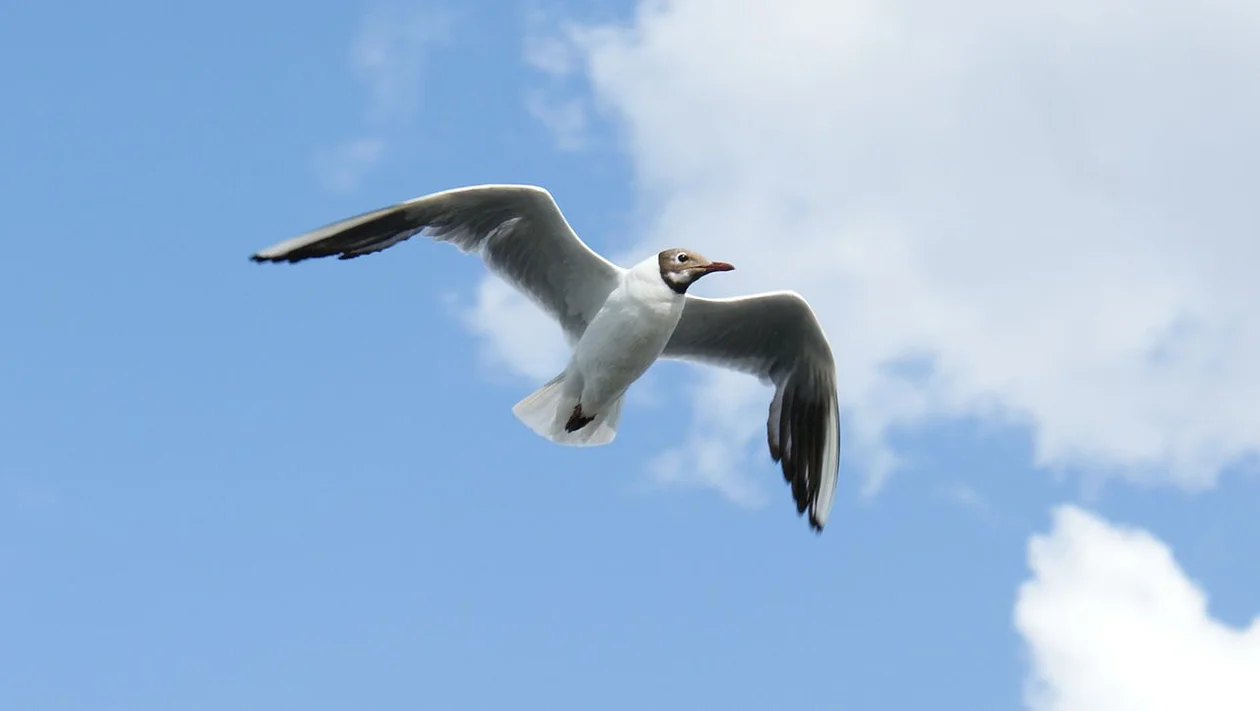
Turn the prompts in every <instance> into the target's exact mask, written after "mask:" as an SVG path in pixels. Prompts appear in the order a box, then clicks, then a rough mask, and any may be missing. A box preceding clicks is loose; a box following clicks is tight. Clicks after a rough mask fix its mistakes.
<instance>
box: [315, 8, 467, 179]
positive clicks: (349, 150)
mask: <svg viewBox="0 0 1260 711" xmlns="http://www.w3.org/2000/svg"><path fill="white" fill-rule="evenodd" d="M448 32H449V23H448V21H447V19H446V17H445V16H443V15H439V14H437V13H434V12H429V11H426V10H424V9H423V8H421V9H417V8H410V9H407V10H403V9H400V8H397V7H393V6H389V7H386V6H379V7H376V8H375V9H373V10H372V11H370V12H369V13H368V14H367V15H366V16H365V17H364V19H363V22H362V24H361V25H360V27H359V31H358V34H357V36H356V37H355V40H354V42H353V44H352V46H351V51H350V61H351V66H352V67H353V68H354V70H355V72H356V73H357V74H358V75H359V78H360V80H361V81H362V82H363V84H364V85H365V86H366V88H367V90H368V92H369V94H370V97H371V99H370V101H368V102H367V109H366V111H365V113H364V122H365V124H366V125H367V128H366V130H365V132H364V133H365V135H363V136H361V137H360V138H355V139H350V140H346V141H343V142H341V143H339V144H337V145H336V146H333V147H331V148H327V147H326V148H322V149H320V150H318V151H317V152H316V156H315V167H316V171H317V172H318V174H319V176H320V178H321V180H322V181H323V182H324V185H325V187H327V188H328V189H330V190H335V191H339V192H344V191H348V190H352V189H354V188H355V187H356V186H357V185H358V183H359V180H360V179H361V178H362V177H363V176H364V175H365V174H366V173H367V172H368V171H369V170H371V169H372V168H374V167H375V166H376V165H377V164H378V163H380V162H381V160H382V159H383V158H384V157H385V153H386V150H387V148H388V147H389V143H390V140H391V138H392V137H393V135H394V131H395V130H397V129H398V128H402V127H405V126H404V125H403V124H402V122H404V121H405V120H407V119H409V118H411V117H412V116H413V114H414V113H415V110H416V107H417V106H418V103H419V96H420V85H421V72H422V70H423V69H424V59H425V53H426V52H427V51H428V50H429V49H430V48H432V47H433V46H434V45H435V44H437V43H439V42H441V41H443V40H445V39H446V38H447V36H448Z"/></svg>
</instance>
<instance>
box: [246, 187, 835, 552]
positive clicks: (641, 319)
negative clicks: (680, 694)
mask: <svg viewBox="0 0 1260 711" xmlns="http://www.w3.org/2000/svg"><path fill="white" fill-rule="evenodd" d="M422 233H423V234H424V235H426V236H428V237H431V238H432V239H434V240H437V241H440V242H450V243H451V244H454V245H455V246H456V247H458V248H459V249H460V250H461V251H463V252H465V253H472V254H477V255H479V256H480V257H481V258H482V260H483V261H484V262H485V264H486V266H487V267H488V268H489V269H490V270H491V271H492V272H493V273H495V274H496V275H498V276H499V277H500V278H502V279H504V280H506V281H507V282H509V283H510V284H512V285H513V286H514V287H515V288H516V289H518V290H520V291H521V292H523V293H524V294H525V295H526V296H528V297H529V298H530V299H531V300H532V301H533V302H534V303H535V304H537V305H538V306H539V307H541V308H542V309H543V310H544V311H545V312H546V313H548V314H549V315H550V316H551V317H552V318H554V319H555V320H556V321H557V322H559V324H560V326H561V327H562V329H563V331H564V334H565V338H566V340H567V341H568V343H569V346H570V348H571V351H572V352H571V356H570V359H569V362H568V365H567V366H566V367H565V368H564V370H563V371H561V372H560V374H559V375H557V376H555V377H554V378H552V379H551V380H549V381H548V382H546V383H545V384H543V385H542V386H541V387H540V388H538V389H537V390H535V391H534V392H533V393H531V394H529V395H527V396H526V397H525V398H524V399H522V400H521V401H520V402H518V403H517V404H516V405H515V406H514V407H513V408H512V412H513V413H514V414H515V415H516V417H517V419H519V420H520V421H521V422H522V423H524V424H525V425H526V426H527V427H529V428H530V429H531V430H533V431H534V432H536V433H537V434H539V435H541V436H543V437H545V438H547V439H548V440H551V441H552V442H556V443H558V444H562V445H571V446H595V445H604V444H608V443H609V442H612V441H613V439H614V437H615V436H616V434H617V426H618V423H619V421H620V419H621V408H622V404H623V402H624V399H625V393H626V391H627V389H628V388H629V387H630V386H631V385H632V384H633V383H634V382H635V381H636V380H638V379H639V377H640V376H641V375H643V373H644V372H645V371H647V369H648V368H649V367H650V366H651V365H652V364H653V363H654V362H655V361H656V360H657V359H658V358H670V359H682V360H689V361H695V362H700V363H708V364H712V365H716V366H721V367H724V368H730V369H733V370H736V371H742V372H745V373H750V374H752V375H755V376H757V377H758V378H759V379H760V380H761V381H762V382H764V383H767V384H770V383H773V385H774V387H775V391H774V396H773V398H772V399H771V402H770V413H769V417H768V419H767V421H766V440H767V443H768V445H769V448H770V457H771V458H772V459H773V460H774V461H775V462H777V463H779V464H780V466H781V468H782V471H783V478H784V479H785V480H786V481H787V483H788V484H789V485H790V486H791V491H792V498H793V500H794V501H795V503H796V510H797V514H798V515H803V514H804V513H805V512H806V510H808V512H809V524H810V527H811V528H812V529H813V530H814V531H815V532H818V533H821V532H822V529H823V527H824V526H825V525H826V523H827V517H828V515H829V514H830V512H831V505H832V500H833V498H834V496H835V487H836V479H837V475H838V472H839V462H840V425H839V403H838V399H837V395H836V374H835V363H834V361H833V358H832V354H831V347H830V345H829V344H828V342H827V338H826V336H825V335H824V334H823V330H822V327H821V326H820V325H819V323H818V320H817V319H816V318H815V316H814V312H813V310H812V309H811V308H810V307H809V304H808V303H807V302H806V301H805V299H804V298H802V297H801V296H800V295H799V294H796V293H794V292H790V291H780V292H771V293H764V294H755V295H751V296H744V297H739V298H730V299H708V298H703V297H699V296H694V295H692V294H689V293H688V288H689V287H691V286H692V285H693V284H695V283H696V282H697V281H699V280H700V279H701V278H703V277H705V276H707V275H709V274H714V273H718V272H725V271H730V270H732V269H734V267H733V266H731V265H730V264H728V263H726V262H719V261H713V260H710V259H708V258H707V257H705V256H704V255H702V254H700V253H698V252H696V251H694V250H690V249H683V248H673V249H666V250H664V251H662V252H660V253H658V254H653V255H651V256H649V257H647V258H645V259H644V260H642V261H641V262H639V263H638V264H635V265H634V266H632V267H630V268H628V269H627V268H623V267H620V266H618V265H615V264H613V263H612V262H610V261H608V260H607V259H605V258H603V257H601V256H600V255H599V254H597V253H596V252H595V251H593V250H592V249H590V248H589V247H588V246H587V245H586V244H585V243H584V242H582V240H581V239H580V238H579V237H578V236H577V234H576V233H575V232H574V231H573V229H572V228H571V227H570V226H569V223H568V221H567V220H565V218H564V216H563V215H562V214H561V212H560V208H559V207H558V206H557V205H556V202H555V200H554V199H553V198H552V196H551V194H550V193H549V192H547V190H545V189H543V188H540V187H536V186H531V185H478V186H472V187H465V188H457V189H453V190H446V191H442V192H437V193H433V194H430V195H425V196H422V197H418V198H414V199H412V200H408V201H406V202H402V203H398V204H396V205H392V206H389V207H385V208H381V209H379V210H375V211H372V212H367V213H364V214H361V215H358V216H355V217H350V218H347V219H345V220H342V221H340V222H335V223H332V224H330V225H326V226H324V227H321V228H319V229H316V230H313V231H311V232H308V233H306V234H303V235H300V236H298V237H294V238H293V239H290V240H286V241H284V242H280V243H279V244H276V245H275V246H272V247H269V248H267V249H264V250H262V251H261V252H258V253H256V254H254V255H253V256H252V257H251V259H252V260H254V261H255V262H300V261H302V260H305V259H313V258H318V257H331V256H334V255H335V256H336V257H337V258H338V259H353V258H355V257H361V256H363V255H365V254H371V253H373V252H379V251H381V250H383V249H386V248H388V247H392V246H393V245H395V244H398V243H399V242H402V241H404V240H406V239H408V238H410V237H412V236H414V235H417V234H422Z"/></svg>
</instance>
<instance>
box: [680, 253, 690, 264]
mask: <svg viewBox="0 0 1260 711" xmlns="http://www.w3.org/2000/svg"><path fill="white" fill-rule="evenodd" d="M690 260H691V257H688V256H687V253H686V252H683V253H682V254H679V255H678V263H679V264H685V263H686V262H688V261H690Z"/></svg>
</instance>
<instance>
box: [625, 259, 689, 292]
mask: <svg viewBox="0 0 1260 711" xmlns="http://www.w3.org/2000/svg"><path fill="white" fill-rule="evenodd" d="M626 280H627V282H628V284H627V286H629V287H630V288H631V291H633V292H635V293H637V294H639V295H640V296H641V297H644V298H653V299H655V300H660V301H673V300H676V299H677V300H681V299H683V298H685V297H686V295H687V294H686V292H687V288H686V287H685V286H683V287H681V288H680V287H677V286H676V285H674V284H670V283H669V282H668V281H667V280H666V279H664V278H663V277H662V276H661V267H660V264H659V262H658V261H657V258H656V256H655V255H653V256H652V257H650V258H648V259H645V260H643V261H642V262H639V263H638V264H636V265H634V266H633V267H631V268H630V270H629V271H628V272H627V273H626Z"/></svg>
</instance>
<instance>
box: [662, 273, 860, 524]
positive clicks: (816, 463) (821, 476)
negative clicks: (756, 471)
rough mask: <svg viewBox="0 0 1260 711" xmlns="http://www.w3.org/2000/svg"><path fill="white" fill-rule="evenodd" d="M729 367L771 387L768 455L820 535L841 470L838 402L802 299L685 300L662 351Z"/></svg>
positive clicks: (823, 343)
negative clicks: (674, 326)
mask: <svg viewBox="0 0 1260 711" xmlns="http://www.w3.org/2000/svg"><path fill="white" fill-rule="evenodd" d="M662 356H663V357H665V358H674V359H683V360H691V361H696V362H701V363H708V364H711V365H717V366H721V367H725V368H730V369H733V370H737V371H742V372H745V373H750V374H753V375H756V376H757V377H759V378H760V379H761V380H762V381H763V382H766V383H773V384H774V386H775V392H774V398H773V399H772V400H771V402H770V413H769V417H768V418H767V420H766V441H767V444H768V445H769V447H770V456H771V457H772V458H773V459H774V461H776V462H779V463H780V464H781V467H782V469H783V478H784V479H785V480H786V481H787V482H788V484H790V485H791V488H792V498H793V499H794V500H795V502H796V510H797V513H800V514H804V512H805V511H806V509H808V510H809V523H810V526H811V527H812V528H814V530H816V531H819V532H821V531H822V529H823V526H824V525H826V522H827V517H828V516H829V515H830V512H831V505H832V501H833V499H834V497H835V487H836V479H837V476H838V472H839V465H840V424H839V408H840V406H839V401H838V398H837V395H836V373H835V362H834V359H833V358H832V354H831V346H830V345H828V343H827V338H826V336H825V335H824V334H823V330H822V326H821V325H819V323H818V320H817V319H816V318H815V317H814V312H813V310H812V309H810V307H809V304H808V303H807V302H806V301H805V299H803V298H802V297H801V296H800V295H799V294H795V293H792V292H775V293H770V294H760V295H757V296H750V297H742V298H736V299H705V298H702V297H696V296H688V297H687V301H686V306H685V307H684V309H683V314H682V318H681V319H680V320H679V322H678V327H677V329H675V331H674V334H673V336H672V337H671V338H670V340H669V342H668V343H667V344H666V346H665V352H664V353H663V354H662Z"/></svg>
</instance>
